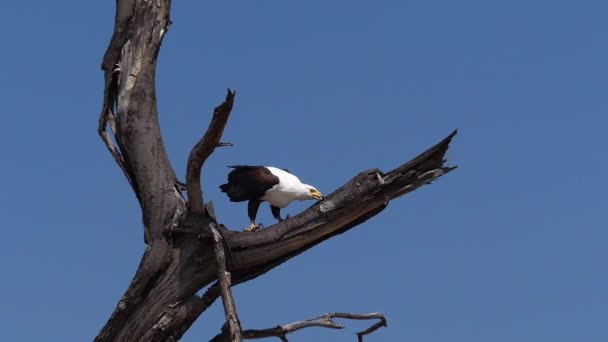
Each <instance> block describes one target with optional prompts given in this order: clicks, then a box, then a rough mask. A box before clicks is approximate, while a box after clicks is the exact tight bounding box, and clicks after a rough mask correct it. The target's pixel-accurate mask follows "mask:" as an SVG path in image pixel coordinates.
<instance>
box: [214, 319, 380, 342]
mask: <svg viewBox="0 0 608 342" xmlns="http://www.w3.org/2000/svg"><path fill="white" fill-rule="evenodd" d="M334 318H343V319H352V320H370V319H377V320H378V322H377V323H375V324H374V325H372V326H370V327H369V328H367V329H365V330H363V331H360V332H358V333H357V339H358V341H359V342H363V336H365V335H368V334H371V333H372V332H374V331H376V330H378V329H379V328H381V327H386V326H387V325H386V318H385V317H384V315H382V314H381V313H377V312H374V313H369V314H353V313H346V312H333V313H328V314H325V315H323V316H319V317H315V318H311V319H307V320H304V321H297V322H293V323H289V324H285V325H279V326H276V327H274V328H268V329H259V330H258V329H248V330H245V331H243V337H244V338H245V339H248V340H250V339H251V340H253V339H259V338H268V337H278V338H280V339H281V341H287V335H288V334H290V333H293V332H294V331H297V330H300V329H304V328H309V327H322V328H330V329H344V326H342V325H341V324H338V323H336V322H334V320H333V319H334ZM227 334H228V333H227V330H226V329H225V328H222V332H220V334H218V335H217V336H215V337H214V338H213V339H212V340H211V342H223V341H230V340H229V339H227V338H228V336H227Z"/></svg>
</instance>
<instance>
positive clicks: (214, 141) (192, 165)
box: [186, 89, 236, 214]
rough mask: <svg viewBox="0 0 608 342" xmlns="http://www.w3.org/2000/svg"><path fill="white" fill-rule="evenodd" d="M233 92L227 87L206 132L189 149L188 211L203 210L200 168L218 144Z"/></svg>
mask: <svg viewBox="0 0 608 342" xmlns="http://www.w3.org/2000/svg"><path fill="white" fill-rule="evenodd" d="M235 94H236V92H234V91H231V90H230V89H228V94H226V99H225V100H224V102H223V103H222V104H220V105H219V106H217V107H216V108H215V110H214V111H213V118H212V119H211V123H210V124H209V127H208V128H207V132H205V135H203V137H202V138H201V140H199V142H198V143H196V145H194V147H193V148H192V151H190V156H189V157H188V167H187V170H186V188H187V190H188V204H189V207H190V212H192V213H193V214H202V213H203V211H204V207H203V193H202V190H201V169H202V167H203V163H204V162H205V160H207V158H209V156H210V155H211V154H212V153H213V151H214V150H215V148H216V147H217V146H218V145H219V144H220V139H221V138H222V133H223V132H224V127H225V126H226V122H228V117H229V116H230V111H231V110H232V105H233V103H234V96H235Z"/></svg>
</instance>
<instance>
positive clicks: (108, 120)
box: [96, 0, 456, 341]
mask: <svg viewBox="0 0 608 342" xmlns="http://www.w3.org/2000/svg"><path fill="white" fill-rule="evenodd" d="M170 4H171V1H170V0H159V1H149V0H117V10H116V20H115V27H114V34H113V35H112V39H111V41H110V44H109V46H108V50H107V51H106V54H105V56H104V59H103V63H102V69H103V71H104V76H105V77H104V80H105V87H104V102H103V106H102V112H101V115H100V124H99V133H100V135H101V137H102V139H103V141H104V143H105V144H106V146H107V147H108V149H109V150H110V152H111V153H112V156H113V158H114V160H115V161H116V162H117V164H118V165H119V166H120V167H121V169H122V170H123V173H124V174H125V176H126V178H127V180H128V182H129V183H130V184H131V187H132V189H133V191H134V193H135V195H136V197H137V199H138V201H139V204H140V206H141V209H142V216H143V223H144V241H145V242H146V244H147V248H146V251H145V252H144V255H143V257H142V260H141V263H140V265H139V268H138V270H137V272H136V273H135V276H134V277H133V279H132V281H131V284H130V285H129V287H128V288H127V290H126V292H125V294H124V295H123V297H122V298H121V299H120V301H119V302H118V305H117V306H116V309H115V311H114V313H113V314H112V315H111V317H110V319H109V320H108V322H107V323H106V325H105V326H104V327H103V328H102V329H101V331H100V333H99V335H98V336H97V338H96V341H175V340H178V339H179V338H180V337H181V336H182V335H183V333H184V332H185V331H186V330H187V329H188V328H189V327H190V325H191V324H192V323H193V322H194V321H195V320H196V318H198V317H199V315H200V314H201V313H202V312H204V311H205V310H206V309H207V308H208V307H209V306H210V305H211V304H212V303H213V302H214V301H215V300H216V299H217V298H218V297H220V295H222V293H223V294H224V295H225V296H229V291H226V288H228V290H229V283H227V282H226V281H225V280H227V279H221V277H219V279H220V280H222V282H221V284H220V282H218V274H219V275H222V274H226V272H230V273H231V283H232V285H233V286H234V285H236V284H239V283H242V282H245V281H248V280H251V279H253V278H255V277H258V276H260V275H262V274H264V273H266V272H267V271H269V270H271V269H272V268H274V267H276V266H277V265H279V264H281V263H283V262H285V261H287V260H289V259H291V258H293V257H294V256H296V255H298V254H300V253H302V252H304V251H306V250H308V249H309V248H311V247H313V246H315V245H317V244H319V243H321V242H322V241H324V240H326V239H329V238H331V237H333V236H335V235H337V234H341V233H343V232H345V231H347V230H349V229H351V228H353V227H355V226H357V225H359V224H361V223H363V222H364V221H366V220H368V219H369V218H371V217H373V216H375V215H377V214H378V213H380V212H381V211H382V210H384V208H385V207H386V206H387V204H388V203H389V201H391V200H392V199H394V198H396V197H398V196H402V195H405V194H407V193H408V192H411V191H413V190H415V189H417V188H419V187H421V186H423V185H425V184H428V183H430V182H431V181H432V180H434V179H437V178H439V177H440V176H442V175H443V174H445V173H447V172H449V171H451V170H453V169H454V167H446V166H444V162H445V160H444V155H445V153H446V151H447V149H448V146H449V143H450V141H451V139H452V138H453V137H454V135H455V134H456V132H453V133H452V134H450V135H449V136H448V137H446V138H445V139H444V140H443V141H441V142H440V143H438V144H437V145H435V146H433V147H431V148H430V149H429V150H427V151H425V152H424V153H422V154H421V155H419V156H418V157H416V158H414V159H413V160H411V161H409V162H407V163H405V164H403V165H401V166H399V167H398V168H396V169H394V170H392V171H389V172H386V173H383V172H381V171H379V170H377V169H373V170H368V171H364V172H362V173H360V174H359V175H357V176H355V177H354V178H353V179H352V180H350V181H349V182H347V183H346V184H344V185H343V186H342V187H341V188H339V189H338V190H336V191H334V192H333V193H332V194H330V195H328V196H327V197H326V199H325V200H323V201H322V202H320V203H317V204H315V205H313V206H311V207H310V208H308V209H307V210H305V211H304V212H302V213H300V214H299V215H296V216H294V217H292V218H290V219H287V220H285V221H283V222H281V223H279V224H276V225H274V226H271V227H269V228H267V229H263V230H261V231H258V232H236V231H230V230H228V229H227V228H226V227H224V226H222V225H221V224H218V223H217V220H216V218H215V216H214V214H213V208H212V206H211V205H210V204H206V205H205V209H204V210H203V209H202V207H201V204H202V203H203V197H202V195H201V193H200V170H201V168H202V165H203V163H204V161H205V159H206V158H207V157H208V156H209V155H210V154H211V153H212V152H213V150H214V149H215V147H216V146H218V143H219V140H220V138H221V134H222V131H223V128H224V125H225V124H226V122H227V119H228V116H229V114H230V109H231V108H232V101H233V100H234V93H230V92H229V94H228V97H227V98H226V101H225V102H224V104H223V105H221V106H219V107H218V108H216V112H215V114H214V117H213V120H212V123H211V124H210V127H209V129H208V131H207V133H206V134H205V136H204V137H203V138H202V139H201V141H200V142H199V143H198V144H197V145H196V146H195V147H194V148H193V150H192V153H191V158H190V159H189V164H188V177H187V183H188V184H187V190H188V197H189V199H190V200H191V201H192V199H193V198H195V200H194V201H195V203H193V202H191V203H190V205H188V204H187V203H186V201H185V200H184V197H183V196H182V194H181V191H180V190H181V188H182V187H181V186H180V185H178V184H179V183H178V182H177V180H176V177H175V174H174V171H173V168H172V167H171V165H170V163H169V160H168V157H167V154H166V152H165V148H164V145H163V141H162V138H161V134H160V127H159V122H158V112H157V107H156V92H155V71H156V60H157V57H158V52H159V49H160V45H161V43H162V40H163V37H164V34H165V33H166V31H167V29H168V27H169V24H170V19H169V13H170ZM226 103H229V108H227V107H225V106H224V105H226ZM222 106H224V107H222ZM226 109H227V110H226ZM108 125H109V127H110V132H108V131H107V126H108ZM110 133H112V134H114V140H115V141H116V145H114V142H113V141H112V139H111V138H110ZM193 204H194V205H193ZM214 227H217V229H215V230H214V229H212V228H214ZM217 233H219V234H220V235H221V238H222V239H223V243H222V246H223V248H224V250H225V253H223V254H225V256H223V257H222V256H221V255H220V254H222V253H219V251H218V250H217V248H214V247H218V246H219V245H218V244H217V241H218V236H217ZM222 239H220V240H219V241H221V240H222ZM218 265H219V267H220V268H219V269H218ZM224 267H225V268H226V269H225V270H224ZM218 270H219V272H218ZM220 285H224V288H223V290H224V291H222V286H220ZM206 286H210V287H209V288H208V290H207V292H206V293H205V294H204V295H203V296H202V297H199V296H197V295H196V293H197V291H199V290H200V289H202V288H204V287H206ZM225 299H228V298H225ZM228 301H229V300H228ZM230 306H232V307H234V303H232V304H230V303H228V304H227V305H226V307H227V308H228V307H230ZM227 310H228V309H227ZM227 317H229V316H227ZM234 318H235V319H234V320H233V323H234V324H233V328H234V329H237V325H239V324H238V318H236V313H235V314H234ZM229 321H230V318H229ZM238 329H240V326H239V327H238Z"/></svg>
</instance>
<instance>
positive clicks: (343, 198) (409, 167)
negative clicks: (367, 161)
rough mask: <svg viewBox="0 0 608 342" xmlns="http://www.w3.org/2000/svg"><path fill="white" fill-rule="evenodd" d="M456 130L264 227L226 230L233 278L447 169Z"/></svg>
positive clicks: (260, 269) (268, 265) (348, 224)
mask: <svg viewBox="0 0 608 342" xmlns="http://www.w3.org/2000/svg"><path fill="white" fill-rule="evenodd" d="M456 133H457V131H454V132H452V133H451V134H450V135H448V136H447V137H446V138H445V139H443V140H442V141H441V142H439V143H438V144H437V145H435V146H433V147H431V148H430V149H428V150H427V151H425V152H423V153H422V154H420V155H419V156H417V157H416V158H414V159H412V160H410V161H409V162H407V163H405V164H403V165H401V166H399V167H397V168H396V169H394V170H391V171H389V172H387V173H382V172H381V171H380V170H377V169H372V170H367V171H365V172H362V173H360V174H359V175H357V176H356V177H354V178H353V179H352V180H350V181H349V182H348V183H346V184H345V185H343V186H342V187H341V188H340V189H338V190H336V191H335V192H333V193H332V194H330V195H328V196H327V197H326V198H325V199H324V200H323V201H322V202H320V203H316V204H314V205H312V206H311V207H310V208H308V209H307V210H305V211H304V212H302V213H300V214H298V215H295V216H293V217H291V218H289V219H286V220H284V221H282V222H280V223H278V224H276V225H273V226H270V227H268V228H266V229H262V230H260V231H257V232H254V233H250V232H231V233H230V234H229V235H227V236H226V239H227V241H228V244H229V246H230V248H231V253H232V275H233V282H234V283H235V284H236V283H240V282H242V281H247V280H250V279H253V278H255V277H257V276H259V275H261V274H264V273H265V272H267V271H268V270H270V269H272V268H274V267H276V266H277V265H279V264H281V263H283V262H285V261H286V260H289V259H291V258H292V257H294V256H296V255H298V254H300V253H302V252H304V251H306V250H308V249H309V248H312V247H313V246H315V245H317V244H319V243H321V242H323V241H325V240H326V239H329V238H331V237H332V236H335V235H338V234H341V233H343V232H345V231H347V230H349V229H351V228H353V227H355V226H357V225H359V224H361V223H363V222H365V221H366V220H368V219H369V218H371V217H373V216H375V215H377V214H378V213H380V212H381V211H382V210H384V208H385V207H386V206H387V204H388V202H389V201H391V200H393V199H395V198H397V197H399V196H403V195H405V194H407V193H410V192H412V191H414V190H416V189H418V188H420V187H421V186H423V185H426V184H429V183H431V182H432V181H433V180H436V179H437V178H439V177H441V176H443V175H445V174H447V173H448V172H450V171H452V170H454V169H455V168H456V167H453V166H444V165H443V164H444V163H445V159H444V155H445V153H446V152H447V149H448V147H449V144H450V142H451V140H452V138H453V137H454V136H455V135H456Z"/></svg>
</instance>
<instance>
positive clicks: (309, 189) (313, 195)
mask: <svg viewBox="0 0 608 342" xmlns="http://www.w3.org/2000/svg"><path fill="white" fill-rule="evenodd" d="M298 199H303V200H307V199H314V200H318V201H320V200H322V199H323V194H322V193H321V192H320V191H319V190H317V189H316V188H315V187H314V186H312V185H308V184H302V190H301V193H300V197H299V198H298Z"/></svg>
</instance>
